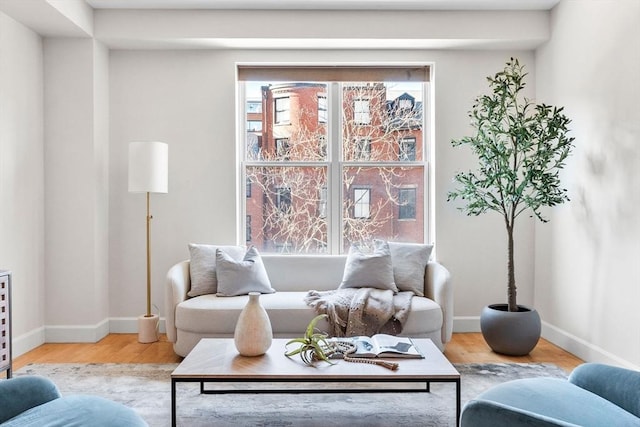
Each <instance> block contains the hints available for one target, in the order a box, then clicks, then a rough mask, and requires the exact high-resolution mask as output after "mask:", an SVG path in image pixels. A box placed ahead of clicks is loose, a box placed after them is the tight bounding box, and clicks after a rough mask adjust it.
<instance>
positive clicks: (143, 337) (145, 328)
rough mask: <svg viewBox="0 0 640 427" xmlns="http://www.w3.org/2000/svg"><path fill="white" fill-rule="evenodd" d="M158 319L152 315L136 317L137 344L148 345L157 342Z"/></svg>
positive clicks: (155, 315)
mask: <svg viewBox="0 0 640 427" xmlns="http://www.w3.org/2000/svg"><path fill="white" fill-rule="evenodd" d="M159 321H160V317H158V315H157V314H152V315H151V316H149V317H147V316H145V315H142V316H140V317H138V342H140V343H150V342H156V341H158V330H159V329H158V322H159Z"/></svg>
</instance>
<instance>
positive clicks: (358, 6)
mask: <svg viewBox="0 0 640 427" xmlns="http://www.w3.org/2000/svg"><path fill="white" fill-rule="evenodd" d="M85 1H86V2H87V3H88V4H89V5H90V6H91V7H93V8H94V9H262V10H284V9H287V10H550V9H552V8H553V7H554V6H555V5H556V4H558V3H559V2H560V0H85Z"/></svg>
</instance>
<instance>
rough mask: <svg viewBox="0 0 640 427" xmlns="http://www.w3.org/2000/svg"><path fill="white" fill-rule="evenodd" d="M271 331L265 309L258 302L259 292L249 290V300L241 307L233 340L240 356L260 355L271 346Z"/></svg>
mask: <svg viewBox="0 0 640 427" xmlns="http://www.w3.org/2000/svg"><path fill="white" fill-rule="evenodd" d="M272 339H273V331H272V330H271V321H270V320H269V316H268V315H267V311H266V310H265V309H264V307H263V306H262V304H260V292H249V301H248V302H247V305H246V306H245V307H244V308H243V309H242V312H241V313H240V317H239V318H238V323H237V324H236V330H235V333H234V335H233V340H234V342H235V344H236V349H237V350H238V352H239V353H240V354H241V355H242V356H260V355H262V354H265V353H266V352H267V350H269V347H271V340H272Z"/></svg>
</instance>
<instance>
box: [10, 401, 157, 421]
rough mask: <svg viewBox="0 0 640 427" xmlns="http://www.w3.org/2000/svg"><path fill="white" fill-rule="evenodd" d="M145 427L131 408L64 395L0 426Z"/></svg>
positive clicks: (109, 402)
mask: <svg viewBox="0 0 640 427" xmlns="http://www.w3.org/2000/svg"><path fill="white" fill-rule="evenodd" d="M17 426H20V427H43V426H46V427H86V426H91V427H124V426H126V427H138V426H140V427H146V426H147V423H146V422H145V421H144V420H143V419H142V417H140V416H139V415H138V414H137V413H136V412H135V411H134V410H133V409H131V408H128V407H126V406H124V405H122V404H120V403H117V402H113V401H111V400H107V399H104V398H102V397H98V396H88V395H68V396H64V397H60V398H58V399H54V400H50V401H49V402H47V403H44V404H42V405H39V406H36V407H33V408H31V409H29V410H27V411H25V412H23V413H21V414H19V415H17V416H15V417H14V418H12V419H10V420H9V421H7V422H5V423H4V424H2V427H17Z"/></svg>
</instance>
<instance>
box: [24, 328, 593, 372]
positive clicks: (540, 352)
mask: <svg viewBox="0 0 640 427" xmlns="http://www.w3.org/2000/svg"><path fill="white" fill-rule="evenodd" d="M445 355H446V356H447V358H448V359H449V360H450V361H451V362H452V363H508V362H514V363H554V364H555V365H557V366H559V367H560V368H562V369H564V370H565V371H566V372H567V373H569V372H571V371H572V370H573V368H575V367H576V366H578V365H579V364H581V363H582V360H580V359H578V358H577V357H575V356H574V355H572V354H570V353H568V352H566V351H564V350H562V349H561V348H559V347H557V346H555V345H553V344H551V343H549V342H548V341H546V340H540V342H539V343H538V345H537V347H536V348H535V349H534V350H533V351H532V352H531V354H529V355H527V356H523V357H510V356H503V355H499V354H496V353H494V352H493V351H491V349H490V348H489V347H488V346H487V344H486V343H485V342H484V340H483V338H482V335H481V334H480V333H464V334H453V339H452V341H451V342H450V343H448V344H447V348H446V350H445ZM181 360H182V358H181V357H179V356H177V355H176V354H175V353H174V352H173V348H172V344H171V343H170V342H168V341H167V337H166V336H165V335H162V336H161V337H160V341H158V342H155V343H151V344H140V343H139V342H138V335H137V334H110V335H108V336H107V337H105V338H104V339H102V340H101V341H99V342H97V343H95V344H93V343H92V344H87V343H81V344H43V345H41V346H40V347H38V348H35V349H33V350H31V351H29V352H28V353H26V354H24V355H22V356H20V357H17V358H16V359H15V360H14V361H13V369H14V370H18V369H20V368H21V367H23V366H25V365H27V364H29V363H177V362H180V361H181Z"/></svg>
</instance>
